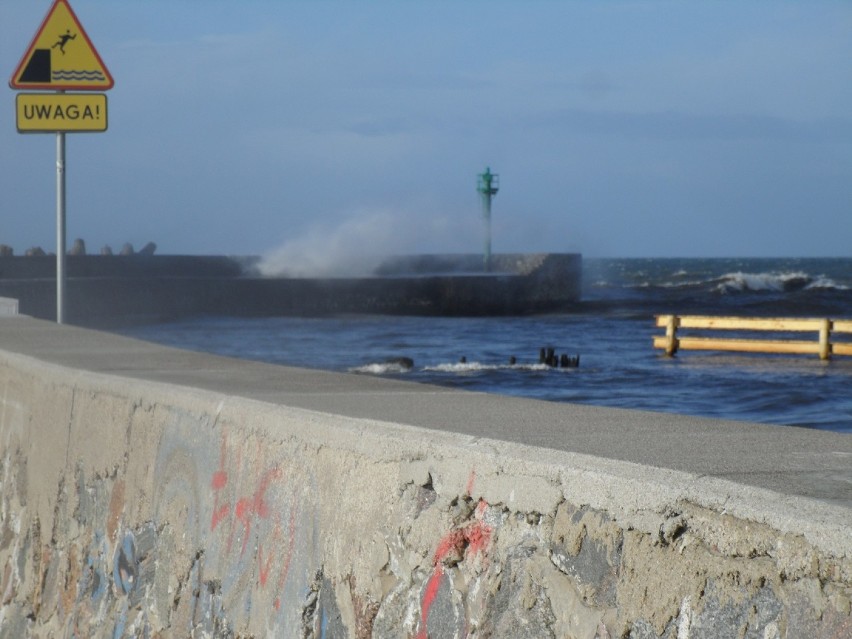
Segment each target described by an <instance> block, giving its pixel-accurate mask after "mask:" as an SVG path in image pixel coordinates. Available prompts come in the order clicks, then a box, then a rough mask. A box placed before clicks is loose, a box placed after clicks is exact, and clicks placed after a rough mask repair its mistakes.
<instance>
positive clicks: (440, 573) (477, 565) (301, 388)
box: [0, 318, 852, 639]
mask: <svg viewBox="0 0 852 639" xmlns="http://www.w3.org/2000/svg"><path fill="white" fill-rule="evenodd" d="M224 389H227V390H224ZM442 405H443V406H445V407H446V406H450V407H452V412H453V413H459V412H460V413H461V414H458V415H457V418H458V420H459V422H471V423H474V425H476V423H477V422H478V421H480V420H485V421H486V422H490V423H487V424H485V425H484V426H485V428H486V429H487V430H494V431H495V432H496V431H500V428H501V426H503V425H505V424H510V425H512V426H513V427H514V428H515V429H516V430H524V429H525V428H526V429H527V430H534V428H533V426H534V424H535V423H537V422H538V421H539V420H541V421H542V422H545V421H557V420H554V419H553V416H554V415H558V416H561V420H559V421H558V423H557V424H556V425H557V426H558V428H555V429H554V431H562V432H572V433H573V435H572V437H573V440H572V441H573V445H569V444H570V442H566V441H565V440H559V443H558V445H552V446H551V445H530V444H526V443H521V442H518V441H506V440H505V439H500V438H498V437H494V438H489V437H483V436H480V435H472V434H470V433H465V432H452V431H449V430H439V429H435V428H425V427H423V426H422V425H421V424H422V423H425V422H428V418H425V417H420V418H415V417H414V416H415V415H418V414H420V415H423V414H425V413H429V412H432V413H433V414H434V415H435V416H436V417H437V418H438V419H440V418H441V416H442V409H441V406H442ZM536 407H538V408H539V409H540V411H541V414H537V412H536ZM474 409H475V410H474ZM393 414H398V415H399V418H398V419H395V420H394V419H391V416H392V415H393ZM406 415H407V416H409V417H408V418H406V417H405V416H406ZM492 415H493V417H492ZM497 415H499V417H497ZM584 417H585V419H587V420H588V422H589V425H590V426H591V427H592V428H594V429H596V430H599V431H605V430H606V428H607V427H608V426H609V427H616V428H617V429H620V430H621V431H623V432H624V433H625V435H623V436H624V437H627V436H635V435H636V433H637V432H639V431H637V430H636V429H637V428H640V426H636V424H639V425H642V424H644V426H642V427H641V428H647V430H645V431H643V432H644V433H645V434H646V435H648V436H649V437H652V436H655V437H660V439H658V440H657V441H656V446H657V447H661V446H664V445H665V441H666V440H665V439H664V438H663V436H664V435H666V434H669V435H670V434H671V433H666V432H665V428H666V424H665V423H664V422H666V420H665V419H664V418H662V417H660V416H655V415H653V414H650V413H635V412H631V411H614V410H608V409H590V408H586V409H582V411H581V412H577V411H576V410H575V409H573V408H572V407H570V406H553V405H550V404H545V403H541V402H530V401H525V400H515V399H511V398H492V397H491V396H487V395H480V394H471V393H462V392H459V391H451V390H447V389H437V388H430V387H425V386H417V385H410V384H406V383H401V382H392V381H389V380H375V379H371V378H367V379H365V378H363V377H354V376H346V375H337V374H332V373H325V372H318V371H300V370H295V369H287V368H282V367H276V366H268V365H263V364H256V363H249V362H241V361H238V360H229V359H226V358H218V357H213V356H208V355H201V354H196V353H185V352H182V351H176V350H173V349H166V348H163V347H159V346H154V345H149V344H144V343H141V342H137V341H134V340H127V339H124V338H119V337H117V336H114V335H108V334H104V333H96V332H93V331H86V330H82V329H75V328H71V327H58V326H54V325H52V324H49V323H47V322H39V321H37V320H30V319H26V318H10V319H4V320H2V321H1V322H0V481H2V492H0V494H1V495H2V497H0V636H2V637H15V638H18V637H26V636H51V635H52V636H75V637H137V636H149V637H170V636H174V637H267V636H275V637H317V638H319V637H358V638H363V637H377V638H379V637H388V638H391V637H393V638H398V637H411V638H417V639H426V638H437V637H494V638H497V637H506V638H509V637H512V638H516V637H560V638H562V637H577V638H583V639H593V638H598V639H604V638H615V637H619V638H631V639H639V638H641V639H654V638H666V639H686V638H691V639H697V638H709V637H728V636H730V637H757V638H760V639H768V638H790V639H792V638H794V637H795V638H798V637H809V638H811V637H812V638H825V639H843V638H848V637H850V636H852V613H851V612H850V599H851V598H852V537H850V535H849V530H850V524H852V493H850V491H849V489H848V488H847V489H846V491H845V492H844V491H843V490H842V489H837V490H834V489H833V488H830V486H831V484H830V480H828V479H826V481H827V482H829V484H828V485H829V490H828V491H827V493H826V492H825V491H824V490H823V488H820V487H816V488H813V487H809V486H806V485H804V484H791V489H790V491H789V492H786V493H785V492H783V491H780V490H770V489H768V488H766V487H764V486H761V485H755V484H749V483H748V482H742V481H737V480H735V479H731V478H730V477H729V476H727V475H726V473H728V472H729V471H728V470H726V471H725V472H723V473H716V472H710V471H707V472H703V471H699V472H697V473H691V472H686V471H684V470H682V469H679V468H678V467H677V466H678V464H677V460H673V463H672V464H671V466H673V467H665V465H662V464H661V465H657V466H648V465H645V464H642V463H639V462H637V461H635V460H634V461H630V460H626V459H620V458H619V457H620V456H621V455H620V453H618V452H617V451H614V454H613V457H610V458H608V457H606V456H598V455H592V454H588V453H587V452H584V451H588V450H589V449H590V447H591V444H584V443H582V442H583V439H584V438H587V439H588V438H591V437H592V435H593V433H591V432H588V431H586V430H585V426H584V424H583V423H581V422H583V419H584ZM670 419H674V420H677V418H670ZM491 420H493V421H491ZM501 420H502V421H501ZM614 422H615V423H614ZM739 426H740V430H741V431H746V435H744V436H741V435H737V432H738V431H737V430H735V429H733V428H731V429H728V428H727V427H724V424H722V425H719V427H718V429H717V428H715V427H714V426H713V425H712V424H711V423H710V422H706V421H700V420H691V421H690V420H688V419H687V418H684V422H683V424H682V428H683V430H682V432H681V435H682V436H683V437H691V438H693V441H692V442H691V443H688V444H687V447H692V448H694V447H696V446H698V445H700V444H703V445H705V446H706V445H710V446H723V445H726V446H728V447H729V448H730V456H731V459H728V460H726V459H723V457H724V456H725V449H724V448H720V449H719V450H718V455H719V456H720V461H719V465H720V466H726V467H730V466H733V465H735V464H736V457H737V450H736V449H738V448H741V447H742V445H743V442H745V441H749V442H750V443H751V444H752V445H754V446H755V448H754V449H753V452H752V453H751V454H754V455H760V454H761V448H760V445H761V443H765V445H766V450H768V451H769V453H771V454H774V455H776V456H777V457H778V458H779V463H782V465H783V464H786V463H787V460H794V459H801V456H802V455H804V456H805V457H807V456H808V455H813V456H814V458H816V456H817V455H819V456H821V457H831V456H832V455H834V456H835V457H837V458H839V459H840V461H839V462H837V464H836V465H832V464H834V462H832V461H831V459H828V460H824V461H823V462H822V463H823V466H821V467H820V472H821V473H822V474H823V475H824V476H825V477H826V478H828V477H831V476H833V477H835V479H836V480H837V483H836V484H835V485H836V486H843V485H844V484H845V485H846V486H848V485H849V482H848V479H846V477H847V475H848V474H849V469H848V462H849V459H852V439H850V438H848V437H847V438H844V437H843V436H840V435H836V434H832V433H804V434H802V433H798V432H796V431H797V429H782V428H768V427H767V428H764V427H758V426H754V428H755V430H754V431H751V432H748V431H749V426H751V425H739ZM641 428H640V430H641ZM785 432H792V433H794V435H795V436H796V437H798V436H799V435H802V437H803V439H801V440H798V439H797V440H796V441H795V442H790V443H792V444H793V446H792V448H793V450H790V451H788V453H789V456H788V457H784V456H783V455H782V454H781V453H779V452H777V451H782V450H785V449H783V448H780V447H779V448H773V446H775V447H778V446H779V445H778V444H777V443H773V440H771V437H772V436H773V434H775V435H777V437H778V438H782V439H783V438H784V437H785V434H784V433H785ZM627 433H632V435H627ZM811 435H812V436H813V438H811V439H807V437H805V436H811ZM764 437H765V438H766V439H765V441H764V440H763V438H764ZM776 441H777V438H776ZM808 441H811V442H816V443H812V444H808V443H807V442H808ZM802 442H805V443H802ZM646 444H647V442H646ZM678 445H679V444H678V443H677V442H676V441H674V440H671V441H670V444H669V446H670V447H671V448H672V453H674V454H678V453H677V450H676V449H677V447H678ZM641 447H642V444H641V442H639V441H638V440H637V442H636V448H641ZM640 456H641V455H640V454H639V453H637V457H640ZM844 460H845V461H844ZM694 463H696V464H699V461H695V462H694ZM844 468H845V469H846V471H844ZM781 471H783V468H782V469H780V470H779V472H781ZM756 474H759V473H756ZM800 474H801V473H800ZM764 479H765V481H767V482H769V481H774V480H773V479H768V478H764ZM764 479H760V478H758V481H764ZM820 491H822V492H820ZM802 493H813V494H804V495H803V494H802Z"/></svg>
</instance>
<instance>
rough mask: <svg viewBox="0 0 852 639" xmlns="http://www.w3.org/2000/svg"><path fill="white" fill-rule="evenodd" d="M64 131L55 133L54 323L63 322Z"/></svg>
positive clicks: (64, 243)
mask: <svg viewBox="0 0 852 639" xmlns="http://www.w3.org/2000/svg"><path fill="white" fill-rule="evenodd" d="M65 245H66V242H65V133H64V132H63V131H60V132H59V133H57V134H56V323H57V324H63V323H64V322H65Z"/></svg>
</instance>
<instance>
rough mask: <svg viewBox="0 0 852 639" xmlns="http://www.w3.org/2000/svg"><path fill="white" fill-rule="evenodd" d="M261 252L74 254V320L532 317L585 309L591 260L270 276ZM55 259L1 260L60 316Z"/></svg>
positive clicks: (0, 265) (26, 301) (41, 313)
mask: <svg viewBox="0 0 852 639" xmlns="http://www.w3.org/2000/svg"><path fill="white" fill-rule="evenodd" d="M257 262H258V260H257V258H230V257H222V256H186V255H184V256H180V255H162V256H161V255H156V256H154V255H129V256H121V255H111V256H103V255H75V256H68V257H67V270H68V277H67V282H66V284H67V287H66V288H67V290H66V295H65V307H66V308H65V321H66V322H68V323H70V324H75V325H77V326H87V327H90V328H108V327H115V326H122V325H133V324H139V323H145V322H162V321H169V320H176V319H180V318H183V317H189V316H195V315H228V316H243V317H266V316H274V315H278V316H280V315H301V316H319V315H329V314H339V313H369V314H388V315H448V316H465V315H466V316H473V315H523V314H530V313H544V312H555V311H566V310H570V309H573V308H576V306H577V302H578V301H579V299H580V294H581V273H582V257H581V256H580V255H577V254H555V253H541V254H498V255H494V256H493V259H492V263H493V267H494V270H493V272H491V273H488V274H486V273H483V272H482V270H481V269H482V257H481V256H480V257H477V256H469V255H421V256H408V257H398V258H393V259H387V260H386V261H384V262H382V263H381V264H380V265H379V266H378V267H377V268H376V270H375V272H374V273H371V274H369V275H362V276H355V275H352V274H350V275H349V276H346V277H343V276H338V277H263V276H261V274H260V272H259V271H258V268H257ZM55 271H56V266H55V258H52V257H48V256H41V257H15V256H6V257H0V296H5V297H9V298H13V299H17V300H18V301H19V304H20V312H21V313H24V314H26V315H31V316H33V317H39V318H42V319H55V318H56V273H55Z"/></svg>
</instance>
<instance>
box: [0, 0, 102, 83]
mask: <svg viewBox="0 0 852 639" xmlns="http://www.w3.org/2000/svg"><path fill="white" fill-rule="evenodd" d="M112 85H113V80H112V76H111V75H110V74H109V71H108V70H107V68H106V65H104V63H103V61H102V60H101V56H99V55H98V52H97V51H95V47H94V46H92V42H91V41H90V40H89V36H87V35H86V31H85V30H84V29H83V26H82V25H81V24H80V21H79V20H77V16H76V15H74V11H73V10H72V9H71V6H70V5H69V4H68V0H54V3H53V6H52V7H51V8H50V11H49V12H48V14H47V17H46V18H45V19H44V22H42V24H41V27H40V28H39V30H38V32H37V33H36V35H35V38H33V41H32V42H31V43H30V46H29V48H28V49H27V52H26V53H25V54H24V57H23V58H21V62H20V63H19V64H18V68H17V69H15V73H14V74H13V75H12V79H11V80H10V81H9V86H10V87H12V88H13V89H45V90H49V91H64V90H66V89H68V90H73V91H106V90H107V89H111V88H112Z"/></svg>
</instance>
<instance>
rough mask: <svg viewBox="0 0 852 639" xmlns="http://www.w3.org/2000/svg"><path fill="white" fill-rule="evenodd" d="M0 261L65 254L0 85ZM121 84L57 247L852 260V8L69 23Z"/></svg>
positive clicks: (11, 62)
mask: <svg viewBox="0 0 852 639" xmlns="http://www.w3.org/2000/svg"><path fill="white" fill-rule="evenodd" d="M51 4H52V2H51V0H0V72H2V73H0V75H3V76H4V78H5V84H6V96H5V98H4V99H0V243H3V244H7V245H10V246H11V247H12V248H13V249H14V250H15V253H16V254H22V253H23V252H24V251H25V250H26V249H28V248H30V247H33V246H41V247H42V248H44V249H45V250H46V251H48V252H50V251H55V250H56V136H55V134H52V133H47V134H44V133H30V134H20V133H18V132H17V131H16V127H15V109H14V104H15V93H16V91H15V90H12V89H11V88H9V86H8V81H9V79H10V78H11V76H12V74H13V72H14V71H15V69H16V68H17V66H18V63H19V61H20V60H21V58H22V57H23V56H24V54H25V52H26V51H27V48H28V45H29V44H30V42H31V40H32V39H33V37H34V36H35V34H36V32H37V30H38V28H39V26H40V25H41V22H42V20H43V19H44V17H45V15H46V14H47V12H48V10H49V8H50V5H51ZM70 4H71V6H72V8H73V10H74V12H75V13H76V15H77V18H78V19H79V21H80V23H81V24H82V26H83V28H84V29H85V31H86V32H87V34H88V36H89V38H90V40H91V42H92V44H93V45H94V47H95V48H96V49H97V51H98V53H99V54H100V56H101V59H102V60H103V62H104V64H105V65H106V66H107V68H108V69H109V71H110V73H111V75H112V76H113V78H114V80H115V86H114V87H113V88H112V89H111V90H109V91H108V92H107V98H108V113H109V128H108V130H107V131H106V132H103V133H69V134H67V135H66V145H67V150H66V179H67V195H66V198H67V203H66V207H67V209H66V210H67V212H66V215H67V222H66V224H67V236H68V245H69V246H70V245H71V243H72V242H73V241H74V239H76V238H82V239H83V240H84V241H85V243H86V247H87V250H88V252H90V253H96V252H99V251H100V249H101V247H103V246H105V245H108V246H110V247H112V249H113V250H114V251H118V249H120V248H121V247H122V245H124V244H125V243H127V242H129V243H131V244H132V245H133V246H134V247H136V248H137V249H138V248H141V247H142V246H143V245H144V244H146V243H147V242H154V243H156V245H157V253H159V254H228V255H264V256H267V257H268V258H270V259H273V260H278V261H280V262H281V263H282V265H283V264H286V263H287V262H296V263H298V262H304V261H306V260H311V259H313V260H320V261H321V260H324V259H334V258H336V257H338V256H343V255H369V254H403V253H434V252H439V253H478V252H481V251H482V247H483V241H484V237H485V226H484V223H483V216H482V207H481V202H480V198H479V195H478V193H477V191H476V183H477V174H479V173H481V172H483V171H484V170H485V169H486V167H490V169H491V170H492V171H493V172H494V173H497V174H498V175H499V179H500V190H499V192H498V194H497V195H496V196H495V197H494V200H493V205H492V220H491V234H492V246H493V251H494V252H495V253H500V252H541V251H553V252H581V253H583V254H584V255H586V256H593V257H594V256H596V257H763V256H766V257H780V256H802V257H805V256H810V257H823V256H826V257H830V256H841V257H842V256H845V257H848V256H850V251H852V2H849V1H848V0H838V1H834V2H829V1H823V0H809V1H808V2H804V1H801V2H786V1H784V0H772V1H757V0H754V1H749V2H739V1H738V2H734V1H733V0H731V1H725V0H715V1H712V2H705V1H700V0H690V1H689V2H675V1H662V0H647V1H633V2H607V1H599V2H572V1H568V0H565V1H556V0H549V1H541V0H523V1H521V0H516V1H507V0H503V1H501V0H492V1H490V2H485V1H479V0H453V1H449V0H446V1H439V0H428V1H427V0H396V1H393V2H391V1H389V0H388V1H366V0H364V1H355V0H348V1H343V0H339V1H330V0H329V1H324V0H311V1H308V0H290V1H276V2H273V1H259V0H240V1H239V2H238V1H236V0H232V1H231V2H221V1H217V0H205V1H204V2H201V1H195V2H191V1H188V0H168V1H157V0H151V1H148V0H133V1H130V0H108V1H107V0H70Z"/></svg>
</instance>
